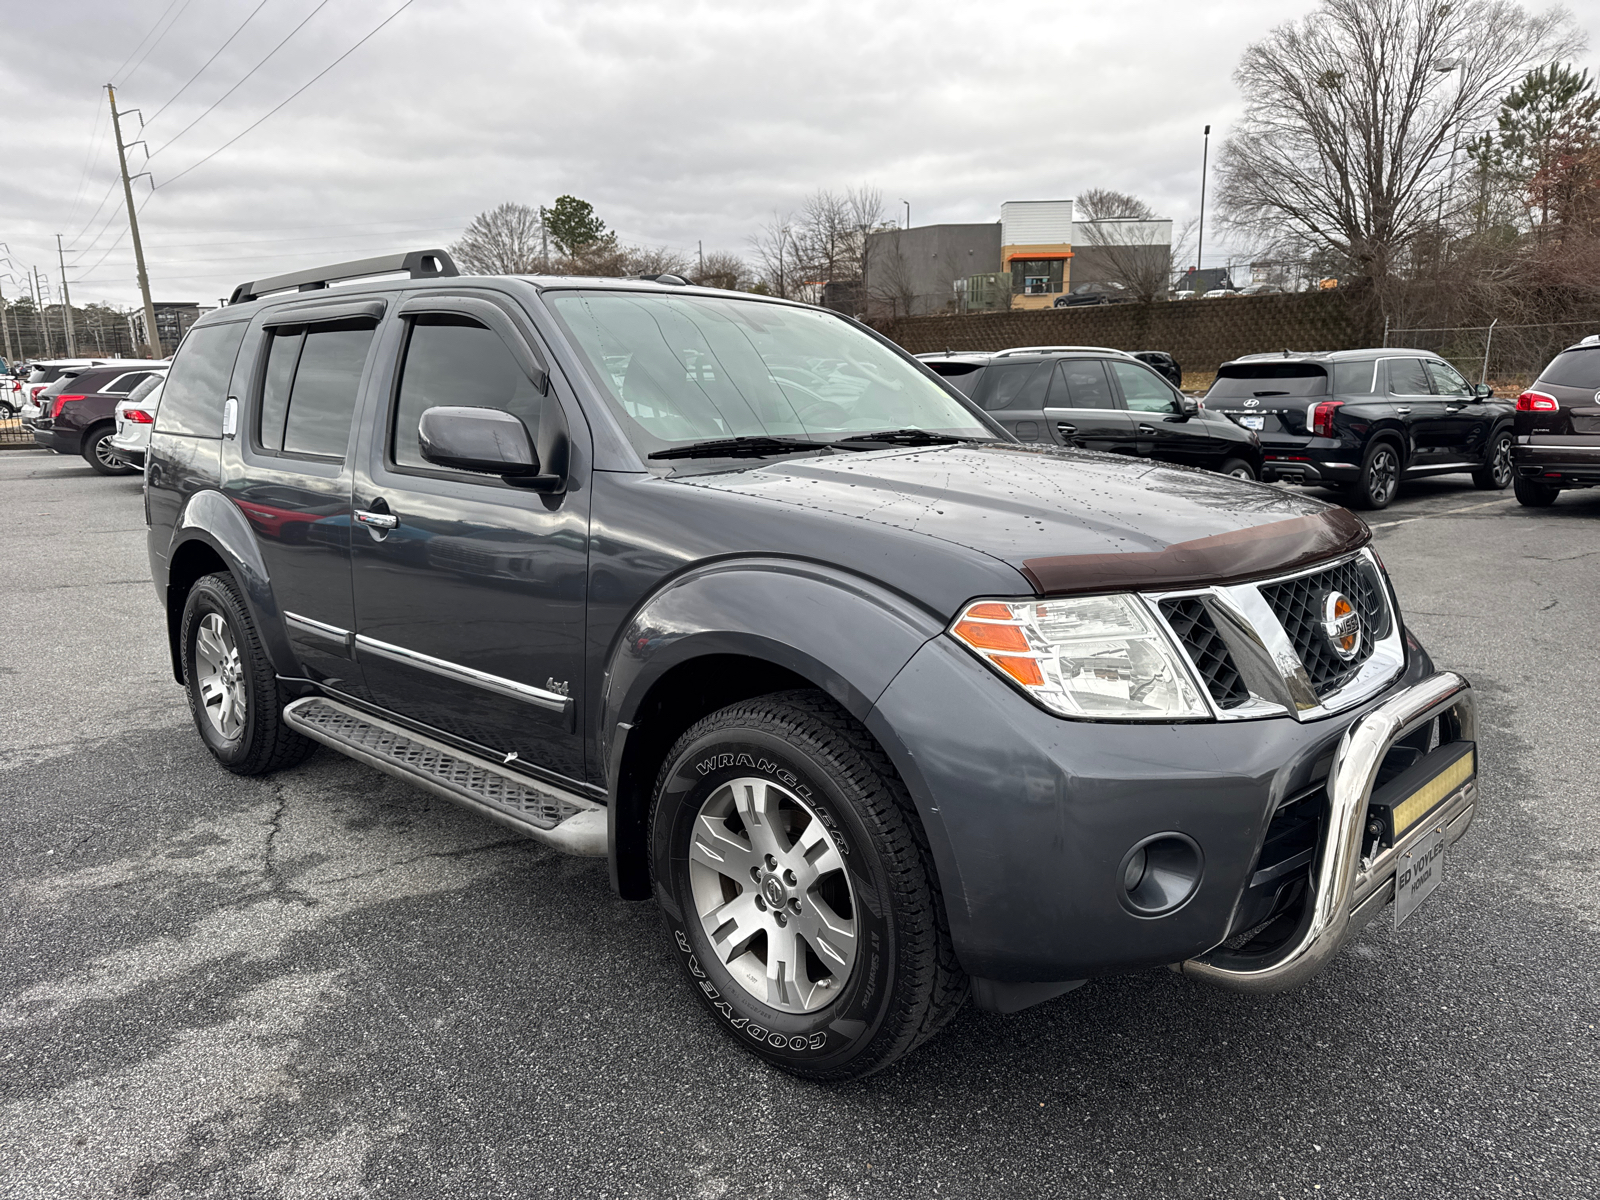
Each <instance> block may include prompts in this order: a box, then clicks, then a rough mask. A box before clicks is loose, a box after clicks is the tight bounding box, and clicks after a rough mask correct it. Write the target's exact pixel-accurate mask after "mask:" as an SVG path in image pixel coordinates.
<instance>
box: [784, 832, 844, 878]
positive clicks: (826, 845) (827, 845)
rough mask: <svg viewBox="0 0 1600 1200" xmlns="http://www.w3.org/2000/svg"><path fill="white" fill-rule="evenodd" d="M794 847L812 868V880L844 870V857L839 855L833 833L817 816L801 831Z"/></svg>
mask: <svg viewBox="0 0 1600 1200" xmlns="http://www.w3.org/2000/svg"><path fill="white" fill-rule="evenodd" d="M794 848H795V850H797V851H799V853H800V856H801V857H803V858H804V859H805V862H806V866H808V867H809V868H810V882H814V881H816V880H818V879H821V878H822V877H823V876H824V875H826V874H828V873H829V872H830V871H842V870H844V859H843V858H841V857H840V855H839V848H838V847H837V846H835V845H834V844H833V835H832V834H830V833H829V832H828V829H827V826H825V825H824V824H823V823H822V822H821V821H819V820H817V819H816V818H815V817H812V818H811V822H810V823H809V824H808V825H807V826H806V827H805V828H804V829H802V830H801V831H800V836H799V837H797V838H796V839H795V843H794ZM808 886H809V883H808Z"/></svg>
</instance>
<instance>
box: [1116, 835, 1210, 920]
mask: <svg viewBox="0 0 1600 1200" xmlns="http://www.w3.org/2000/svg"><path fill="white" fill-rule="evenodd" d="M1204 861H1205V860H1204V858H1203V857H1202V855H1201V853H1200V846H1199V843H1197V842H1196V841H1195V840H1194V839H1193V838H1192V837H1189V836H1188V835H1187V834H1183V833H1157V834H1153V835H1152V836H1150V837H1147V838H1145V839H1144V840H1143V841H1141V842H1139V843H1137V844H1136V845H1135V846H1134V847H1133V849H1131V850H1129V851H1128V853H1127V854H1126V855H1124V856H1123V859H1122V866H1121V869H1120V870H1119V871H1118V872H1117V875H1118V878H1119V879H1120V880H1121V881H1122V888H1121V892H1122V895H1121V897H1120V898H1121V900H1122V904H1123V907H1125V908H1127V909H1128V910H1129V911H1130V912H1132V913H1134V914H1136V915H1137V916H1141V917H1160V916H1165V915H1166V914H1167V913H1170V912H1176V911H1177V910H1178V909H1180V908H1182V907H1183V906H1184V905H1185V904H1186V903H1188V901H1189V898H1190V897H1191V896H1193V895H1194V894H1195V892H1196V891H1197V890H1198V889H1199V887H1200V875H1201V872H1202V870H1203V867H1204Z"/></svg>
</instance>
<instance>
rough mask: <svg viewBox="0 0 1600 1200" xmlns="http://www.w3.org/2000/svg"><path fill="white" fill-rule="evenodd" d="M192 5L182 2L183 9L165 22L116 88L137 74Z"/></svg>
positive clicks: (190, 1) (184, 0) (191, 2)
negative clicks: (165, 25) (163, 26)
mask: <svg viewBox="0 0 1600 1200" xmlns="http://www.w3.org/2000/svg"><path fill="white" fill-rule="evenodd" d="M193 3H194V0H183V7H182V8H180V9H179V10H178V12H177V15H176V16H174V17H173V18H172V20H170V21H168V22H167V27H166V28H165V29H163V30H162V31H161V36H160V37H158V38H157V39H156V40H155V41H153V42H151V43H150V49H149V50H146V51H145V52H144V54H142V55H141V56H140V58H139V61H138V62H136V63H134V64H133V66H132V67H130V68H129V69H128V73H127V74H126V75H124V76H123V77H122V83H120V84H118V85H117V86H118V87H121V86H123V85H124V84H126V83H127V82H128V80H130V79H132V78H133V77H134V75H135V74H136V73H137V72H138V70H139V68H140V67H142V66H144V60H145V59H147V58H149V57H150V55H151V53H152V52H153V51H154V50H155V48H156V47H157V46H159V45H161V43H162V41H163V40H164V39H165V38H166V36H167V34H169V33H171V32H172V27H173V26H174V25H176V24H177V23H178V22H179V21H180V20H182V19H183V14H184V13H185V12H187V11H188V10H189V5H191V4H193Z"/></svg>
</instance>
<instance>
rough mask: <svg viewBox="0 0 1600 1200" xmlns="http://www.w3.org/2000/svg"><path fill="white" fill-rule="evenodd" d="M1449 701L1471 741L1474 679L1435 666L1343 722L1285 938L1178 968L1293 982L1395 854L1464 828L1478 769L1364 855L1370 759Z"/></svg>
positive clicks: (1239, 982) (1238, 984)
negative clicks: (1298, 906)
mask: <svg viewBox="0 0 1600 1200" xmlns="http://www.w3.org/2000/svg"><path fill="white" fill-rule="evenodd" d="M1451 710H1454V714H1455V718H1456V722H1457V725H1458V727H1459V730H1460V735H1459V736H1460V738H1461V739H1462V740H1465V741H1470V742H1473V743H1476V742H1477V740H1478V720H1477V712H1476V709H1475V707H1474V702H1473V696H1472V685H1471V684H1469V683H1468V682H1467V681H1466V680H1465V679H1464V678H1462V677H1461V676H1460V675H1457V674H1456V673H1455V672H1454V671H1440V672H1439V673H1437V674H1435V675H1430V676H1429V677H1428V678H1427V679H1424V680H1423V681H1422V682H1420V683H1417V684H1414V685H1413V686H1411V687H1409V688H1407V689H1406V690H1405V691H1403V692H1401V693H1400V694H1399V695H1397V696H1393V697H1391V698H1390V699H1388V700H1386V701H1384V702H1383V703H1382V704H1380V705H1378V706H1377V707H1376V708H1374V709H1373V710H1372V711H1371V712H1369V713H1367V714H1366V715H1365V716H1363V717H1362V718H1361V719H1360V720H1358V721H1356V722H1355V723H1354V724H1352V725H1351V726H1350V728H1349V729H1347V730H1346V731H1345V734H1344V738H1343V739H1342V740H1341V741H1340V743H1339V749H1338V752H1337V753H1336V754H1335V755H1334V758H1333V769H1332V770H1331V771H1330V772H1329V775H1328V798H1329V812H1328V818H1327V823H1326V825H1325V826H1324V834H1323V838H1322V845H1321V847H1320V850H1319V854H1318V858H1317V862H1316V866H1315V868H1314V871H1313V874H1312V878H1311V896H1310V899H1309V901H1308V903H1307V904H1306V913H1305V915H1304V916H1303V917H1302V919H1301V922H1300V925H1299V927H1298V929H1297V930H1296V932H1295V933H1294V935H1293V936H1292V937H1291V938H1290V939H1289V940H1288V942H1287V943H1286V944H1285V945H1284V946H1282V947H1280V948H1279V949H1277V950H1275V951H1272V952H1271V953H1270V954H1268V955H1266V956H1260V955H1245V954H1240V953H1237V952H1234V951H1230V950H1227V949H1225V948H1222V947H1218V948H1217V949H1213V950H1211V951H1209V952H1208V953H1206V954H1203V955H1201V956H1200V957H1199V958H1191V959H1189V960H1188V961H1187V962H1184V963H1180V964H1178V967H1177V969H1178V970H1179V971H1181V972H1182V973H1183V974H1185V975H1188V976H1190V977H1191V978H1194V979H1200V980H1204V981H1205V982H1207V983H1212V984H1216V985H1217V986H1218V987H1223V988H1227V989H1228V990H1230V991H1235V992H1250V993H1259V994H1267V993H1272V992H1283V991H1288V990H1289V989H1291V988H1296V987H1299V986H1300V985H1301V984H1303V983H1305V982H1306V981H1307V980H1309V979H1310V978H1311V977H1312V976H1314V975H1316V974H1317V973H1318V972H1319V971H1321V970H1322V968H1323V967H1325V966H1326V965H1327V964H1328V961H1329V960H1330V959H1331V958H1332V957H1333V956H1334V955H1335V954H1337V953H1338V952H1339V950H1340V948H1341V947H1342V946H1343V945H1344V942H1345V940H1346V938H1347V937H1348V936H1349V935H1350V934H1351V933H1352V932H1353V931H1354V930H1356V929H1359V928H1360V927H1361V926H1362V925H1365V924H1366V923H1367V921H1369V920H1371V919H1372V917H1373V916H1374V915H1376V913H1377V912H1378V911H1379V910H1380V909H1382V907H1383V905H1384V904H1385V903H1386V902H1387V901H1388V899H1389V897H1391V896H1392V895H1393V892H1394V875H1395V866H1396V863H1397V862H1398V861H1399V859H1400V857H1401V856H1402V855H1403V854H1404V853H1405V852H1406V851H1407V850H1409V849H1410V848H1411V846H1412V844H1413V843H1415V842H1417V841H1420V840H1421V839H1422V838H1423V837H1424V836H1425V835H1426V834H1427V833H1428V832H1429V831H1431V830H1437V829H1438V828H1439V826H1440V825H1441V824H1443V825H1444V826H1445V828H1446V830H1447V836H1448V838H1449V840H1451V841H1454V840H1455V839H1456V838H1458V837H1460V836H1461V835H1462V834H1463V833H1465V832H1466V829H1467V826H1468V825H1470V824H1471V823H1472V818H1473V815H1474V813H1475V811H1476V798H1477V777H1476V772H1474V774H1473V776H1472V777H1470V778H1468V779H1467V780H1466V781H1465V782H1464V783H1463V784H1462V785H1461V786H1460V787H1459V788H1457V789H1456V790H1455V791H1454V792H1453V793H1452V794H1451V795H1450V796H1448V797H1446V799H1445V800H1444V802H1443V803H1442V804H1441V805H1439V806H1438V807H1437V808H1436V809H1435V810H1434V811H1433V813H1431V814H1430V815H1429V817H1428V819H1427V820H1426V821H1422V822H1418V825H1417V828H1416V829H1415V830H1414V831H1412V832H1411V833H1410V834H1409V835H1408V836H1407V837H1405V838H1402V839H1399V840H1397V842H1396V844H1395V845H1394V846H1392V847H1390V848H1389V849H1387V850H1385V851H1384V852H1383V853H1381V854H1378V855H1377V856H1375V857H1374V858H1373V859H1371V860H1369V861H1366V862H1363V860H1362V856H1361V847H1362V842H1363V840H1364V835H1365V832H1366V824H1367V803H1368V801H1369V799H1370V798H1371V796H1372V789H1373V785H1374V783H1375V781H1376V780H1377V777H1378V768H1379V767H1380V766H1381V765H1382V764H1383V759H1384V756H1385V755H1386V754H1388V752H1389V750H1390V748H1391V747H1392V746H1393V745H1394V744H1395V743H1396V742H1398V741H1399V740H1400V739H1401V738H1403V737H1405V736H1406V735H1407V734H1409V733H1411V732H1413V731H1415V730H1416V729H1417V728H1419V727H1420V726H1422V725H1423V724H1425V723H1426V722H1428V721H1431V720H1433V718H1434V717H1437V716H1439V715H1440V714H1442V713H1446V712H1450V711H1451Z"/></svg>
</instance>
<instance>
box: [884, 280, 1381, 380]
mask: <svg viewBox="0 0 1600 1200" xmlns="http://www.w3.org/2000/svg"><path fill="white" fill-rule="evenodd" d="M878 328H879V329H880V330H882V331H883V333H884V334H885V335H887V336H888V337H889V338H891V339H893V340H894V341H895V342H897V343H899V344H900V345H901V346H904V347H905V348H906V349H907V350H909V351H911V353H913V354H923V353H926V352H928V351H937V350H1005V349H1007V348H1009V347H1012V346H1054V345H1074V346H1075V345H1088V346H1110V347H1112V348H1113V349H1116V350H1165V351H1167V352H1168V353H1170V354H1171V355H1173V357H1175V358H1176V359H1177V360H1178V362H1179V364H1180V365H1181V366H1182V367H1183V369H1184V370H1185V371H1214V370H1215V369H1216V368H1217V367H1218V366H1220V365H1221V364H1222V363H1224V362H1227V361H1228V360H1229V359H1231V358H1237V357H1238V356H1239V355H1241V354H1259V353H1263V352H1268V351H1272V350H1283V349H1291V350H1349V349H1356V348H1359V347H1362V346H1376V345H1378V344H1379V343H1380V341H1381V340H1382V336H1383V331H1382V320H1381V318H1380V319H1379V321H1378V324H1377V326H1376V327H1375V328H1373V327H1370V323H1367V322H1364V321H1363V320H1362V319H1361V318H1360V317H1359V315H1358V314H1357V313H1356V312H1354V311H1353V309H1352V306H1351V304H1350V303H1349V298H1348V297H1347V296H1345V295H1343V294H1341V293H1338V292H1320V293H1316V292H1307V293H1301V294H1298V295H1282V296H1237V297H1230V298H1228V299H1224V300H1181V301H1157V302H1155V303H1152V304H1113V305H1106V306H1104V307H1099V308H1076V309H1073V308H1058V309H1048V310H1045V311H1043V312H1016V311H1013V312H995V313H971V314H967V315H964V316H948V317H912V318H908V319H902V320H896V321H885V322H881V323H878Z"/></svg>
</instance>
